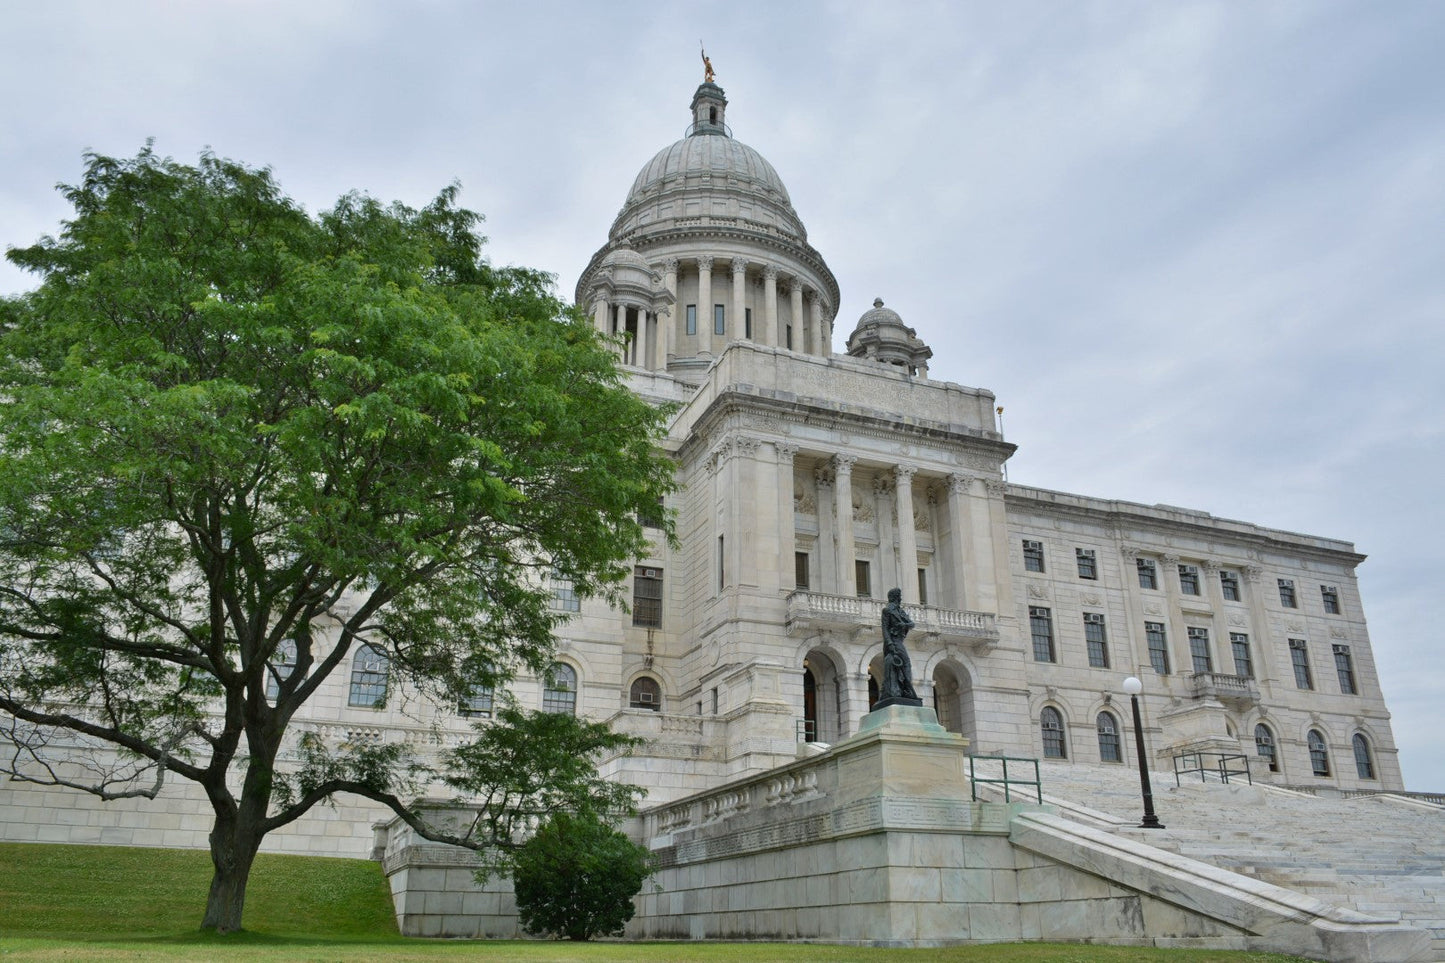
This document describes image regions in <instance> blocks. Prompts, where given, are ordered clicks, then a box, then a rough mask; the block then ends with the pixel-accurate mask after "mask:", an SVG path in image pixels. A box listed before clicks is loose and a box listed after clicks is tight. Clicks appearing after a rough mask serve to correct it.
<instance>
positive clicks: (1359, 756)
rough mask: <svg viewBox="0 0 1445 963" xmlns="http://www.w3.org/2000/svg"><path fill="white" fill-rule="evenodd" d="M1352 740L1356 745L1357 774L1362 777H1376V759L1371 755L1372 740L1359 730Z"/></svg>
mask: <svg viewBox="0 0 1445 963" xmlns="http://www.w3.org/2000/svg"><path fill="white" fill-rule="evenodd" d="M1351 741H1352V742H1353V743H1354V746H1355V775H1357V776H1359V777H1360V778H1361V779H1374V778H1375V761H1374V759H1372V758H1371V756H1370V740H1368V739H1366V738H1365V737H1364V735H1363V734H1362V733H1358V732H1357V733H1355V738H1354V739H1353V740H1351Z"/></svg>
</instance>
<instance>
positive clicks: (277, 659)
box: [266, 639, 296, 702]
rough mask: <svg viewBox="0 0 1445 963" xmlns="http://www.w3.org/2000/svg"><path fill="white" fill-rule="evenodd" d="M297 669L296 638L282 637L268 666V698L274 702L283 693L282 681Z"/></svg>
mask: <svg viewBox="0 0 1445 963" xmlns="http://www.w3.org/2000/svg"><path fill="white" fill-rule="evenodd" d="M295 669H296V640H295V639H282V640H281V644H280V645H278V646H276V651H275V653H274V654H273V655H272V656H271V661H270V663H269V664H268V666H267V668H266V698H268V699H270V700H271V701H272V702H275V701H276V697H277V696H278V695H280V694H281V683H282V682H285V681H286V680H287V679H289V678H291V673H292V672H294V671H295Z"/></svg>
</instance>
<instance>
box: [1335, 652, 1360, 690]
mask: <svg viewBox="0 0 1445 963" xmlns="http://www.w3.org/2000/svg"><path fill="white" fill-rule="evenodd" d="M1334 652H1335V674H1336V675H1338V676H1339V677H1340V692H1342V693H1343V694H1345V695H1358V694H1359V691H1360V690H1359V689H1358V688H1357V687H1356V686H1355V664H1354V662H1353V661H1352V660H1351V659H1350V647H1349V646H1348V645H1337V646H1335V647H1334Z"/></svg>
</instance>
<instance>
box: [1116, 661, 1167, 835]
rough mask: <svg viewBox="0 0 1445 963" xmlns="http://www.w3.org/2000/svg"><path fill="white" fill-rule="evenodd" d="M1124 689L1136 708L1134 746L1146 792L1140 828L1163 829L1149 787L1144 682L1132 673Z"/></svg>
mask: <svg viewBox="0 0 1445 963" xmlns="http://www.w3.org/2000/svg"><path fill="white" fill-rule="evenodd" d="M1124 691H1125V692H1127V693H1129V704H1130V705H1131V706H1133V709H1134V748H1135V750H1136V752H1137V753H1138V755H1139V789H1140V790H1141V791H1142V792H1143V793H1144V821H1143V822H1142V823H1140V824H1139V828H1140V829H1163V828H1164V824H1163V823H1161V822H1160V821H1159V817H1158V816H1156V815H1154V791H1153V790H1152V789H1150V788H1149V764H1148V762H1147V761H1146V760H1147V757H1146V756H1145V754H1144V722H1143V720H1141V719H1140V718H1139V693H1141V692H1143V691H1144V683H1142V682H1140V681H1139V680H1138V679H1136V678H1134V677H1133V676H1132V675H1131V676H1129V678H1127V679H1125V680H1124Z"/></svg>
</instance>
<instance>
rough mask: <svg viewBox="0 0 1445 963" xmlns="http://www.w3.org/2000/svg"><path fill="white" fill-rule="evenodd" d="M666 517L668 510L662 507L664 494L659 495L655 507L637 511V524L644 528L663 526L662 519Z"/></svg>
mask: <svg viewBox="0 0 1445 963" xmlns="http://www.w3.org/2000/svg"><path fill="white" fill-rule="evenodd" d="M666 517H667V510H666V509H665V508H663V507H662V496H661V495H659V496H658V497H657V505H656V506H655V507H654V508H652V509H649V510H647V511H641V512H638V513H637V524H639V525H641V526H642V527H643V528H661V527H662V520H663V519H664V518H666Z"/></svg>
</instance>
